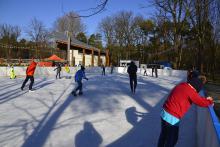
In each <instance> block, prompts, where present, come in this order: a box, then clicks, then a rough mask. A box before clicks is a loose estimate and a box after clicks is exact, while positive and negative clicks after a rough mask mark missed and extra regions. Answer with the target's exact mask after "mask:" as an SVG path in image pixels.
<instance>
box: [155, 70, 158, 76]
mask: <svg viewBox="0 0 220 147" xmlns="http://www.w3.org/2000/svg"><path fill="white" fill-rule="evenodd" d="M155 76H156V78H157V77H158V75H157V69H155Z"/></svg>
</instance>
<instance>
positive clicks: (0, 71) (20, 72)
mask: <svg viewBox="0 0 220 147" xmlns="http://www.w3.org/2000/svg"><path fill="white" fill-rule="evenodd" d="M55 68H56V67H37V68H36V71H35V76H44V77H46V76H54V75H56V71H54V69H55ZM26 69H27V67H14V70H15V74H16V75H17V76H25V75H26ZM77 70H78V67H70V74H68V73H66V72H65V71H64V67H63V68H62V71H61V74H62V75H64V76H65V75H73V74H75V72H76V71H77ZM110 70H111V68H110V67H106V69H105V71H106V73H110ZM9 72H10V67H0V76H4V77H6V76H9ZM86 72H90V73H101V72H102V68H101V67H87V68H86ZM114 72H117V73H121V74H127V68H126V67H115V68H114ZM143 72H144V71H143V70H142V69H140V68H139V69H138V72H137V74H142V75H143ZM147 73H148V75H151V74H152V71H151V69H147ZM160 75H163V76H176V77H183V78H185V79H186V76H187V72H186V71H183V70H163V69H158V76H160Z"/></svg>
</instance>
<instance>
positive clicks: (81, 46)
mask: <svg viewBox="0 0 220 147" xmlns="http://www.w3.org/2000/svg"><path fill="white" fill-rule="evenodd" d="M56 47H57V48H58V49H59V50H64V51H66V52H67V50H68V49H67V48H68V42H67V41H66V40H56ZM65 59H66V60H67V57H66V58H65ZM69 62H70V65H73V66H74V65H79V64H80V65H84V66H99V65H102V64H104V65H105V66H109V52H108V50H106V51H101V50H100V49H98V48H96V47H93V46H90V45H88V44H86V43H83V42H80V41H78V40H76V39H71V45H70V59H69Z"/></svg>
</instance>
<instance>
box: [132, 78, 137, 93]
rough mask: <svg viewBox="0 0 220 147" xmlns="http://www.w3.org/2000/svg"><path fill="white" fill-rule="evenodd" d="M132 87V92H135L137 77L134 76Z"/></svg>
mask: <svg viewBox="0 0 220 147" xmlns="http://www.w3.org/2000/svg"><path fill="white" fill-rule="evenodd" d="M133 81H134V89H133V93H135V90H136V87H137V77H136V76H135V77H134V79H133Z"/></svg>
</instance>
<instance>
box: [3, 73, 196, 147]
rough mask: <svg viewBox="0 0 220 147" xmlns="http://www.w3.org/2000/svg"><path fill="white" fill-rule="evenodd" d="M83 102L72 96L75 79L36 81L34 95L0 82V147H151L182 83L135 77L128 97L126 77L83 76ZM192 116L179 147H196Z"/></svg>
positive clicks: (183, 127) (18, 81)
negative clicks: (169, 98) (170, 98)
mask: <svg viewBox="0 0 220 147" xmlns="http://www.w3.org/2000/svg"><path fill="white" fill-rule="evenodd" d="M87 77H88V78H89V80H88V81H83V92H84V94H83V95H82V96H77V97H74V96H72V95H71V94H70V93H71V91H72V90H73V88H74V86H75V82H74V80H73V79H65V78H62V79H58V80H56V79H55V78H54V77H48V78H39V77H38V78H35V83H34V86H33V88H34V89H36V90H35V92H33V93H30V92H28V84H27V85H26V87H25V89H24V91H21V89H20V87H21V84H22V82H23V80H24V77H22V78H17V79H14V80H10V79H8V78H6V77H5V78H0V83H1V84H0V146H1V147H20V146H22V147H41V146H44V147H98V146H107V147H146V146H147V147H155V146H156V145H157V140H158V137H159V133H160V116H159V114H160V110H161V106H162V104H163V102H164V100H165V99H166V97H167V95H168V94H169V92H170V90H171V89H172V88H173V87H174V86H175V85H176V84H178V83H179V82H181V81H183V80H184V79H183V78H181V77H169V76H160V77H159V78H154V77H149V76H146V77H144V76H138V86H137V90H136V94H135V95H134V94H131V92H130V87H129V79H128V76H127V75H126V74H113V75H109V74H108V75H107V76H101V75H99V74H97V73H87ZM194 115H195V114H194V110H193V109H191V111H190V112H189V113H188V114H187V115H186V117H185V118H184V119H183V121H182V124H183V125H182V124H181V127H180V137H179V141H178V145H177V146H178V147H185V146H187V147H193V146H195V139H193V138H195V135H194V133H193V132H195V131H192V130H193V129H194V125H193V123H194V122H195V121H194V120H193V118H194Z"/></svg>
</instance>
